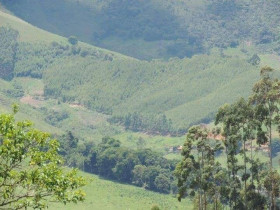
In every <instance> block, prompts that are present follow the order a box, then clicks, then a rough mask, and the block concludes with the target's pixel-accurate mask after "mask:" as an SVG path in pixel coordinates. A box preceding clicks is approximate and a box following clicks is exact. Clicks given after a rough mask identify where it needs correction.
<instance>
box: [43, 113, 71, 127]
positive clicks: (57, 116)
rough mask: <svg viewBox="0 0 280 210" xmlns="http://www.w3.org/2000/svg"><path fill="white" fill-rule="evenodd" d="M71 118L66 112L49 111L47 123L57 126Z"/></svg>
mask: <svg viewBox="0 0 280 210" xmlns="http://www.w3.org/2000/svg"><path fill="white" fill-rule="evenodd" d="M68 117H69V115H68V113H67V112H66V111H55V110H51V111H48V113H47V116H46V118H45V121H46V122H47V123H49V124H51V125H57V124H58V123H59V122H60V121H62V120H65V119H67V118H68Z"/></svg>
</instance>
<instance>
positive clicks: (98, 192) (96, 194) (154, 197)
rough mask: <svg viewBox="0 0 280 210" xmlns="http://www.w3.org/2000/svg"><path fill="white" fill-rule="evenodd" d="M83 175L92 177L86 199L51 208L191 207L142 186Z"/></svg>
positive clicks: (188, 202) (69, 209)
mask: <svg viewBox="0 0 280 210" xmlns="http://www.w3.org/2000/svg"><path fill="white" fill-rule="evenodd" d="M83 175H85V176H87V177H89V178H93V181H92V182H91V183H90V184H89V185H87V186H86V188H85V191H86V193H87V200H86V201H85V202H84V203H81V204H78V205H75V204H70V205H66V206H64V205H53V206H51V207H50V209H51V210H55V209H67V210H72V209H73V210H74V209H80V210H90V209H102V210H112V209H114V210H124V209H127V210H128V209H131V210H144V209H150V208H151V207H152V206H153V205H154V204H157V205H158V206H159V207H160V209H165V210H169V209H170V210H171V209H182V210H183V209H185V210H189V209H192V208H191V206H192V205H191V201H189V200H186V199H185V200H183V201H182V202H181V203H180V202H178V201H177V199H176V198H174V197H172V196H171V195H164V194H159V193H154V192H150V191H146V190H144V189H142V188H137V187H133V186H130V185H125V184H119V183H116V182H112V181H108V180H104V179H100V178H98V177H97V176H95V175H88V174H84V173H83Z"/></svg>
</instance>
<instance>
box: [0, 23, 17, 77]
mask: <svg viewBox="0 0 280 210" xmlns="http://www.w3.org/2000/svg"><path fill="white" fill-rule="evenodd" d="M18 35H19V34H18V32H17V31H15V30H14V29H12V28H7V27H0V78H2V79H6V80H11V79H12V78H13V76H14V68H15V62H16V51H17V47H18V42H17V39H18Z"/></svg>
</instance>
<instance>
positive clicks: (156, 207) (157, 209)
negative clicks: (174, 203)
mask: <svg viewBox="0 0 280 210" xmlns="http://www.w3.org/2000/svg"><path fill="white" fill-rule="evenodd" d="M151 210H160V208H159V207H158V205H153V206H152V208H151Z"/></svg>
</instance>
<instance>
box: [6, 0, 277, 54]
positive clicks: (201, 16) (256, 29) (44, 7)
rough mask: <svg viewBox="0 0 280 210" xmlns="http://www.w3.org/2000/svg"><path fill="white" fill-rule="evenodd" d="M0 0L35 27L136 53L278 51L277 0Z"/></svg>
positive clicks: (119, 50) (116, 49)
mask: <svg viewBox="0 0 280 210" xmlns="http://www.w3.org/2000/svg"><path fill="white" fill-rule="evenodd" d="M1 2H2V4H3V5H4V6H6V7H7V8H8V9H9V10H11V11H12V12H13V13H14V14H16V15H17V16H19V17H21V18H22V19H24V20H26V21H28V22H30V23H32V24H34V25H35V26H38V27H40V28H43V29H46V30H48V31H51V32H54V33H57V34H60V35H63V36H66V37H68V36H70V35H75V36H77V37H78V38H79V39H81V40H83V41H86V42H88V43H91V44H94V45H98V46H101V47H105V48H108V49H111V50H114V51H118V52H121V53H124V54H126V55H130V56H134V57H138V58H144V59H149V60H150V59H152V58H169V57H175V56H178V57H180V58H182V57H186V56H192V55H194V54H197V53H205V52H208V51H209V49H211V48H212V47H221V48H226V47H235V46H238V45H243V44H245V43H249V44H257V45H258V46H260V47H261V48H265V49H266V50H268V51H270V52H272V51H275V52H276V53H279V33H278V31H279V24H278V22H279V20H280V16H279V12H278V11H279V9H280V3H279V1H278V0H272V1H260V0H257V1H253V0H249V1H248V0H237V1H232V0H225V1H220V0H211V1H206V0H189V1H177V0H152V1H149V0H144V1H137V0H114V1H112V0H103V1H97V0H94V1H89V0H80V1H74V0H68V1H67V0H63V1H59V2H56V3H54V2H53V1H52V0H46V1H44V2H38V1H36V0H18V1H16V2H14V1H9V0H1ZM30 5H32V6H30ZM69 11H71V12H69Z"/></svg>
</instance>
